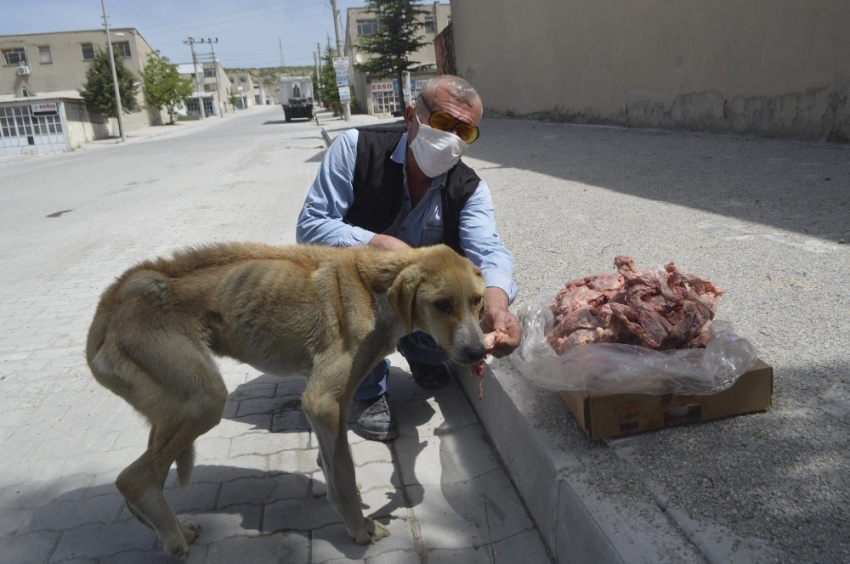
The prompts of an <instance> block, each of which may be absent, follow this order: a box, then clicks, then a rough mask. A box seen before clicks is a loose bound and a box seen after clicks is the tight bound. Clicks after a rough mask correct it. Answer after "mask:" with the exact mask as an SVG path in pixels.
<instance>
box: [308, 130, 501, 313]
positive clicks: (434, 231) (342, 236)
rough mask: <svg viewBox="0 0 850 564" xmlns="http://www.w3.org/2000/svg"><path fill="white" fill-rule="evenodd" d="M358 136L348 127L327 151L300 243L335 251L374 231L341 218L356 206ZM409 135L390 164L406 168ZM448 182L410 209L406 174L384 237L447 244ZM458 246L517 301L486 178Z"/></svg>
mask: <svg viewBox="0 0 850 564" xmlns="http://www.w3.org/2000/svg"><path fill="white" fill-rule="evenodd" d="M358 135H359V132H358V131H357V130H356V129H349V130H347V131H345V132H343V133H342V134H341V135H339V136H338V137H337V138H336V139H335V140H334V142H333V143H331V146H330V147H329V148H328V150H327V153H326V154H325V157H324V159H322V163H321V164H320V165H319V172H318V173H317V174H316V180H314V181H313V185H312V186H311V187H310V191H309V192H308V193H307V198H306V200H305V201H304V207H303V208H302V209H301V213H300V215H299V216H298V224H297V225H296V230H295V238H296V240H297V241H298V242H299V243H316V244H321V245H330V246H334V247H351V246H355V245H365V244H367V243H369V241H371V240H372V237H374V236H375V233H373V232H372V231H368V230H366V229H363V228H361V227H355V226H354V225H350V224H348V223H346V222H345V221H344V220H343V218H344V217H345V214H346V213H348V210H349V208H351V205H352V204H353V203H354V187H353V185H352V180H353V179H354V165H355V162H356V160H357V138H358ZM406 149H407V133H405V134H404V135H403V136H402V138H401V141H399V143H398V146H397V147H396V149H395V151H394V152H393V154H392V157H391V158H392V160H393V161H395V162H397V163H400V164H402V165H403V164H404V163H405V160H406V158H407V150H406ZM445 183H446V175H445V174H442V175H440V176H438V177H437V178H434V179H432V180H431V187H430V188H429V189H428V192H426V194H425V196H424V197H423V198H422V200H421V201H420V202H419V203H418V204H417V205H416V207H415V208H411V201H410V190H409V189H408V185H407V170H406V169H405V173H404V199H403V205H402V210H401V214H400V215H399V217H398V219H397V220H396V222H395V223H394V224H393V225H392V226H391V227H390V228H389V229H387V230H386V231H385V232H384V234H386V235H391V236H393V237H396V238H398V239H401V240H402V241H404V242H405V243H407V244H408V245H410V246H411V247H425V246H428V245H436V244H437V243H441V242H442V241H443V200H442V196H441V190H442V189H443V186H444V185H445ZM459 226H460V246H461V248H462V249H463V252H464V253H465V254H466V256H467V258H469V260H471V261H472V262H473V263H474V264H475V265H476V266H478V268H480V269H481V272H482V274H484V281H485V283H486V284H487V286H488V287H489V286H495V287H497V288H501V289H502V290H504V291H505V293H506V294H507V295H508V299H509V300H510V301H511V302H513V300H514V298H516V294H517V286H516V284H515V283H514V281H513V278H512V275H513V269H514V260H513V256H512V255H511V253H510V251H508V249H507V248H505V246H504V245H503V244H502V241H501V239H500V238H499V233H498V232H497V231H496V220H495V217H494V215H493V200H492V198H491V197H490V188H489V187H488V186H487V183H486V182H484V181H483V180H482V181H481V182H479V184H478V189H477V190H475V192H474V193H473V194H472V196H471V197H470V198H469V200H468V201H467V202H466V204H465V205H464V206H463V209H462V210H461V212H460V223H459Z"/></svg>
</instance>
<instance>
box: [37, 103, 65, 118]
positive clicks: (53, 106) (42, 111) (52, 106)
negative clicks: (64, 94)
mask: <svg viewBox="0 0 850 564" xmlns="http://www.w3.org/2000/svg"><path fill="white" fill-rule="evenodd" d="M30 109H31V111H32V115H34V116H46V115H52V114H58V113H59V104H58V103H57V102H42V103H40V104H30Z"/></svg>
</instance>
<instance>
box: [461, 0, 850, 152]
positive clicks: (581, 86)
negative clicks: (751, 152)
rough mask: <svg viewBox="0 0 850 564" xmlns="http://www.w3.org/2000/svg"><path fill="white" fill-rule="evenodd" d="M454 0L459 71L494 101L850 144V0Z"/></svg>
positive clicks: (561, 116)
mask: <svg viewBox="0 0 850 564" xmlns="http://www.w3.org/2000/svg"><path fill="white" fill-rule="evenodd" d="M453 4H454V6H453V11H452V16H453V18H452V19H453V23H452V27H453V28H454V30H453V31H454V33H453V37H454V41H453V47H454V53H455V57H456V61H455V64H456V66H457V71H458V73H459V74H460V75H461V76H463V77H465V78H467V79H468V80H470V81H471V82H472V83H473V84H474V85H475V86H476V87H477V89H478V90H479V91H480V92H481V95H482V97H483V98H484V103H485V108H487V109H488V111H493V112H495V113H497V114H502V115H515V116H528V117H538V118H545V119H553V120H559V121H572V122H581V123H603V124H616V125H625V126H634V127H660V128H668V129H686V130H695V131H715V132H736V133H745V134H755V135H761V136H769V137H794V138H803V139H814V140H829V141H843V142H848V141H850V66H848V61H850V33H848V31H847V24H848V22H850V3H848V2H840V1H836V0H809V1H807V2H796V1H790V0H751V1H749V2H739V1H738V0H717V1H715V2H708V3H706V2H680V1H678V0H654V1H652V2H632V1H630V0H611V1H609V2H586V1H579V0H544V1H540V2H515V1H514V0H464V1H463V2H454V3H453ZM485 30H486V31H485Z"/></svg>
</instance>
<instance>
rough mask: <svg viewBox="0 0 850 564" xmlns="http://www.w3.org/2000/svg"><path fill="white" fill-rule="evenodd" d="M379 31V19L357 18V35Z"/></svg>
mask: <svg viewBox="0 0 850 564" xmlns="http://www.w3.org/2000/svg"><path fill="white" fill-rule="evenodd" d="M377 33H378V20H357V35H375V34H377Z"/></svg>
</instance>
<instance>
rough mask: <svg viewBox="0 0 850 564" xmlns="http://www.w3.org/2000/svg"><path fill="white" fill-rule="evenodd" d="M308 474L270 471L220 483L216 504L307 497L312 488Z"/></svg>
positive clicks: (253, 502) (265, 501) (310, 493)
mask: <svg viewBox="0 0 850 564" xmlns="http://www.w3.org/2000/svg"><path fill="white" fill-rule="evenodd" d="M310 481H311V480H310V478H309V476H305V475H303V474H289V473H279V472H270V473H269V474H267V475H265V476H261V477H259V478H244V479H238V480H231V481H229V482H226V483H224V484H222V487H221V495H220V496H219V500H218V506H219V507H227V506H229V505H237V504H243V503H252V504H257V505H261V504H266V503H270V502H274V501H279V500H283V499H309V498H311V497H313V496H312V488H311V484H310Z"/></svg>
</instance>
